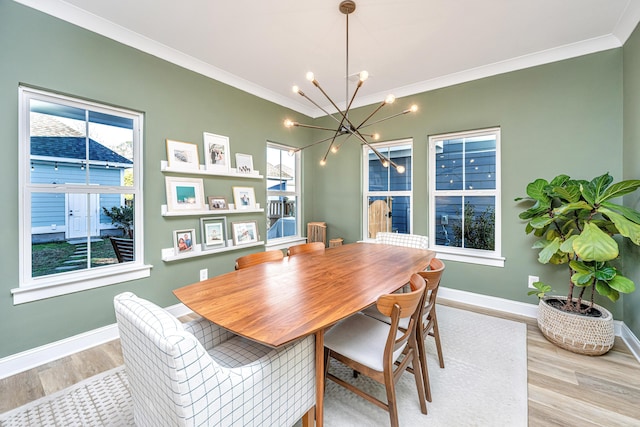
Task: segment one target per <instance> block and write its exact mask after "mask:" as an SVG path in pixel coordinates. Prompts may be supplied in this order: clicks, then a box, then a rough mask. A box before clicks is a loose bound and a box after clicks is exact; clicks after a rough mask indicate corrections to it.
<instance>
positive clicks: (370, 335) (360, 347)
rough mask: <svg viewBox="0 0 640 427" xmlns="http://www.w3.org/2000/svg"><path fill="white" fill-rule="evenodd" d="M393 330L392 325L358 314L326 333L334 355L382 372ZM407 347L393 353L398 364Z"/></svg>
mask: <svg viewBox="0 0 640 427" xmlns="http://www.w3.org/2000/svg"><path fill="white" fill-rule="evenodd" d="M389 328H390V325H389V324H387V323H384V322H381V321H379V320H377V319H374V318H372V317H369V316H365V315H364V314H362V313H356V314H354V315H353V316H351V317H348V318H346V319H344V320H343V321H341V322H339V323H338V324H336V325H335V326H334V327H333V328H331V329H330V330H329V331H327V332H325V335H324V345H325V347H327V348H328V349H330V350H331V351H335V352H336V353H339V354H342V355H344V356H346V357H348V358H349V359H351V360H354V361H356V362H358V363H361V364H363V365H364V366H367V367H369V368H371V369H375V370H376V371H379V372H382V371H383V370H384V367H383V364H382V359H383V356H384V346H385V344H386V342H387V337H388V336H389ZM400 336H402V333H401V332H398V333H397V334H396V337H400ZM405 346H406V344H405V345H403V346H401V347H400V348H399V349H398V350H396V351H395V352H394V353H393V361H394V362H395V361H396V360H397V359H398V357H400V355H401V354H402V351H403V350H404V347H405Z"/></svg>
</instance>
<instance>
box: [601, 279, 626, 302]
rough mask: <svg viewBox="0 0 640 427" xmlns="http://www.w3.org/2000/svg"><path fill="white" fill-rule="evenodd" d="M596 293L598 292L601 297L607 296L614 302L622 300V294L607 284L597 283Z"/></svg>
mask: <svg viewBox="0 0 640 427" xmlns="http://www.w3.org/2000/svg"><path fill="white" fill-rule="evenodd" d="M596 291H598V293H599V294H600V295H602V296H605V297H607V298H609V299H610V300H611V301H614V302H615V301H618V298H620V293H619V292H618V291H616V290H615V289H612V288H611V287H609V285H607V283H606V282H601V281H598V282H596Z"/></svg>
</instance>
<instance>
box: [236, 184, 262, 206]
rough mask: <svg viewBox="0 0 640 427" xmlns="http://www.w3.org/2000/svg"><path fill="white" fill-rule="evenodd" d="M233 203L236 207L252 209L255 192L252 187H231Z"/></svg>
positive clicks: (254, 202)
mask: <svg viewBox="0 0 640 427" xmlns="http://www.w3.org/2000/svg"><path fill="white" fill-rule="evenodd" d="M233 203H234V204H235V208H236V209H254V208H255V206H256V194H255V191H254V190H253V187H233Z"/></svg>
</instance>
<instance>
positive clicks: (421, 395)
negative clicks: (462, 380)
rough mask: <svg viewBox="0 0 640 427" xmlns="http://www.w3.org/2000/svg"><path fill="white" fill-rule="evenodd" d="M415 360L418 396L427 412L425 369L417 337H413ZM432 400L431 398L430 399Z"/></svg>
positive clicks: (421, 406) (421, 407) (423, 411)
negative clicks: (423, 368)
mask: <svg viewBox="0 0 640 427" xmlns="http://www.w3.org/2000/svg"><path fill="white" fill-rule="evenodd" d="M411 345H412V346H413V360H412V361H411V365H412V366H413V372H414V374H413V377H414V378H415V380H416V388H417V389H418V398H419V399H420V410H421V411H422V413H423V414H426V413H427V402H426V399H425V391H424V390H425V388H424V382H423V375H421V373H422V374H424V371H423V370H422V362H421V360H420V350H419V348H418V343H417V342H416V337H415V336H414V337H413V343H412V344H411ZM429 401H431V400H429Z"/></svg>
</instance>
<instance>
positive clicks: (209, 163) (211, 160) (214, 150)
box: [203, 132, 231, 173]
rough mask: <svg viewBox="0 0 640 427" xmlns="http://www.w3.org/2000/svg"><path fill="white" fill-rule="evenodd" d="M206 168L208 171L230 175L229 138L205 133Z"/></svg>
mask: <svg viewBox="0 0 640 427" xmlns="http://www.w3.org/2000/svg"><path fill="white" fill-rule="evenodd" d="M203 135H204V156H205V161H204V164H205V167H206V168H207V170H208V171H212V172H217V173H229V167H230V163H231V159H230V158H229V137H227V136H222V135H216V134H214V133H208V132H204V134H203Z"/></svg>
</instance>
